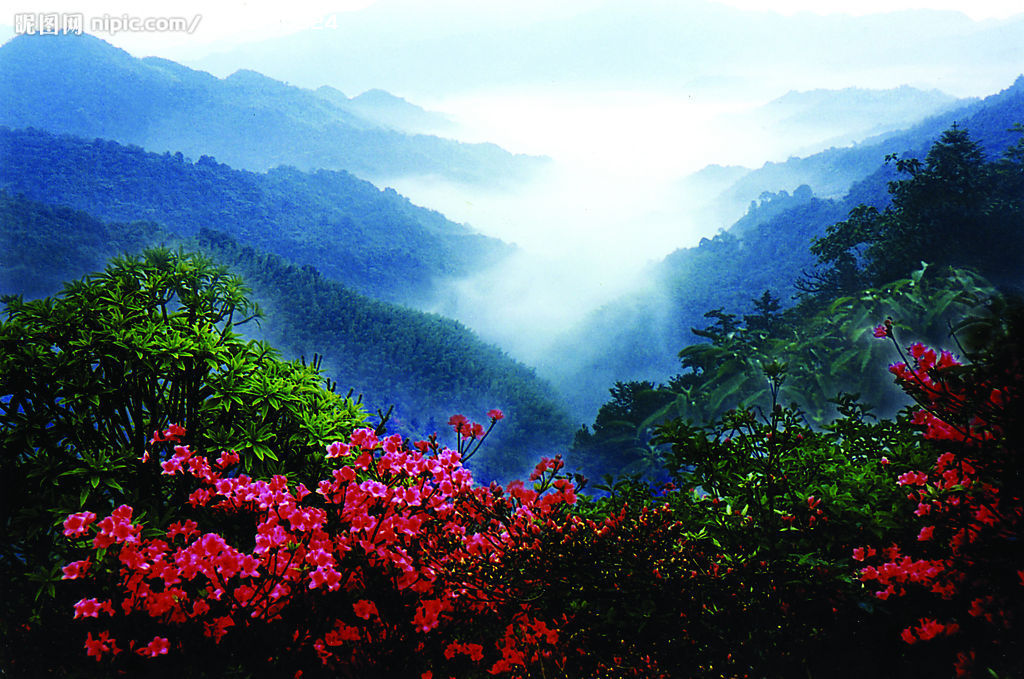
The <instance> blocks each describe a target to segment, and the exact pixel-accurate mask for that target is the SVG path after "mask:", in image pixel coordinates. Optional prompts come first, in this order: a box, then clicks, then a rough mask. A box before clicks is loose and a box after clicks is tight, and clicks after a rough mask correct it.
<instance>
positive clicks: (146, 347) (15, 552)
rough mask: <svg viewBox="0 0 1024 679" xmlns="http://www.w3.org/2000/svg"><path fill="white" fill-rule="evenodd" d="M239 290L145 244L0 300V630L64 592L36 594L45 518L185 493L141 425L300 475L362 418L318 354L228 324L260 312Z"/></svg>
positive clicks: (48, 544) (175, 498)
mask: <svg viewBox="0 0 1024 679" xmlns="http://www.w3.org/2000/svg"><path fill="white" fill-rule="evenodd" d="M246 292H247V290H246V289H245V287H244V286H243V285H242V282H241V280H240V279H238V278H237V277H236V276H233V275H231V274H229V273H228V272H227V270H226V269H224V268H222V267H218V266H215V265H214V264H213V263H212V262H211V260H209V259H207V258H206V257H203V256H200V255H194V254H185V253H174V252H171V251H168V250H166V249H156V250H149V251H147V252H146V253H145V254H144V255H143V256H141V257H138V258H135V257H125V258H121V259H116V260H114V261H113V262H112V263H111V264H110V265H109V266H108V267H107V269H106V270H105V271H104V272H102V273H99V274H95V275H92V276H87V277H86V278H84V279H82V280H80V281H77V282H73V283H70V284H67V285H66V286H65V289H64V291H63V293H62V294H60V295H58V296H56V297H53V298H47V299H41V300H35V301H28V302H26V301H24V300H22V299H21V298H20V297H8V298H5V299H4V302H5V303H6V306H7V319H6V320H5V321H3V322H2V323H0V483H2V488H0V498H2V499H0V502H2V505H0V562H2V567H0V568H2V570H3V573H0V575H2V576H3V579H4V582H5V583H7V584H9V585H11V589H10V596H7V595H5V596H4V597H3V606H2V609H0V634H4V635H5V636H7V635H10V634H12V633H14V632H15V631H19V632H20V631H22V630H20V627H19V625H20V624H21V623H23V622H25V621H29V622H38V621H40V620H43V619H45V617H46V615H47V613H48V612H50V611H52V610H53V607H55V606H58V607H59V606H61V605H65V602H59V601H58V602H54V601H52V600H51V599H50V597H52V596H53V594H54V591H55V588H54V584H55V582H56V581H57V580H59V576H60V565H61V562H62V561H64V549H65V541H64V540H63V539H62V538H61V537H60V531H59V530H58V526H59V521H58V520H57V519H58V517H61V516H64V515H66V514H67V513H68V512H74V511H81V510H83V509H90V510H92V511H109V510H110V509H111V508H113V507H117V506H118V505H120V504H122V503H128V504H132V505H133V506H135V507H136V509H137V510H139V511H141V512H142V513H143V514H145V515H148V516H151V517H161V516H164V515H166V514H167V512H168V511H173V510H177V509H178V508H179V507H181V506H182V505H184V504H186V497H185V495H184V494H183V493H184V491H183V489H182V488H181V486H180V484H175V483H173V481H172V480H171V479H170V478H169V477H168V476H166V475H165V474H164V472H165V471H166V467H163V466H162V463H166V462H167V460H164V459H161V458H160V457H157V456H153V457H151V458H148V459H146V454H145V451H146V445H147V443H148V442H149V440H150V438H151V437H152V436H153V435H154V432H156V431H163V430H165V429H166V428H167V427H168V426H169V425H171V424H175V425H180V426H186V427H188V428H189V430H190V431H191V432H196V435H195V436H191V437H190V438H188V439H186V441H185V443H187V444H189V445H191V446H193V447H196V448H198V449H201V450H203V451H204V452H205V453H208V454H209V455H211V459H212V458H216V457H217V455H219V454H220V452H221V451H224V450H237V451H239V452H242V453H243V454H245V458H246V459H247V460H248V463H247V465H246V471H248V472H249V473H251V474H254V475H257V476H260V475H269V474H276V473H280V474H288V475H291V476H293V477H297V478H299V479H303V478H316V477H317V476H319V474H320V472H322V471H323V469H324V468H325V467H324V465H325V462H324V459H323V458H324V447H325V446H326V445H327V444H328V443H330V442H331V441H333V440H337V439H339V438H343V437H344V436H346V435H347V434H348V433H349V432H350V431H351V430H352V429H353V428H354V427H355V426H357V425H359V424H362V423H363V422H364V420H365V416H364V413H363V411H362V408H361V406H359V405H358V404H356V403H354V402H353V401H352V400H350V399H348V398H346V397H341V396H339V395H337V394H335V393H333V391H332V390H330V389H328V388H325V386H326V385H325V384H324V380H323V377H322V376H321V374H320V372H319V369H318V366H317V362H316V361H314V363H313V364H312V365H307V364H305V363H304V362H288V361H283V360H281V359H280V358H279V356H278V355H277V353H276V352H275V351H274V350H273V349H272V348H271V347H269V346H268V345H266V344H264V343H261V342H257V341H244V340H243V339H242V338H240V337H239V336H238V335H237V334H236V333H235V332H234V328H235V327H237V326H238V325H240V324H242V323H245V322H247V321H251V320H253V319H254V318H256V317H257V315H258V313H259V310H258V309H257V307H256V305H255V304H253V303H252V302H251V301H250V300H249V299H248V298H247V297H246ZM271 441H273V443H274V446H273V448H271V446H270V445H269V444H270V442H271ZM140 459H143V463H142V464H139V460H140ZM35 598H38V600H39V601H40V602H41V603H39V604H36V603H34V600H35ZM63 613H64V611H61V615H63ZM9 638H10V637H9ZM9 646H10V648H11V649H14V648H15V647H16V644H14V643H12V644H10V645H9ZM31 646H32V644H31V643H29V642H26V643H25V644H21V647H23V650H24V649H25V648H31ZM11 652H13V650H12V651H11Z"/></svg>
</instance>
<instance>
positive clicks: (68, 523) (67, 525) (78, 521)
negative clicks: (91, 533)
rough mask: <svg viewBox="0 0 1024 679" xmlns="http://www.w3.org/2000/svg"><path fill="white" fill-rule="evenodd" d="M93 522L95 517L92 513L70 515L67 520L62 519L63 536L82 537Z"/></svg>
mask: <svg viewBox="0 0 1024 679" xmlns="http://www.w3.org/2000/svg"><path fill="white" fill-rule="evenodd" d="M95 520H96V515H95V514H94V513H92V512H78V513H77V514H71V515H69V516H68V518H66V519H64V535H67V536H68V537H72V538H74V537H78V536H79V535H84V534H85V533H86V532H87V531H88V530H89V526H90V525H91V524H92V522H93V521H95Z"/></svg>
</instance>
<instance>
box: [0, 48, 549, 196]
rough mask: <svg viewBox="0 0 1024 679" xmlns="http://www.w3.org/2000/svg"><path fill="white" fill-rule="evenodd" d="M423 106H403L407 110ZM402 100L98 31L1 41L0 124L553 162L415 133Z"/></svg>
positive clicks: (138, 141) (393, 157) (528, 165)
mask: <svg viewBox="0 0 1024 679" xmlns="http://www.w3.org/2000/svg"><path fill="white" fill-rule="evenodd" d="M338 94H340V93H338ZM342 100H343V101H342ZM411 106H412V105H410V106H409V107H405V108H403V109H402V113H401V115H404V116H405V119H406V120H407V122H409V121H411V116H410V113H411V110H410V107H411ZM398 110H399V107H397V106H396V105H395V102H393V101H392V102H389V105H383V103H382V101H381V98H380V97H375V96H371V97H370V98H369V99H368V100H361V99H360V98H359V97H357V98H356V99H354V100H349V99H347V98H345V97H344V95H341V97H340V98H339V97H338V96H333V97H325V96H322V95H321V94H318V93H317V92H315V91H311V90H304V89H300V88H298V87H292V86H290V85H288V84H286V83H283V82H280V81H277V80H273V79H271V78H267V77H265V76H263V75H260V74H259V73H256V72H255V71H250V70H241V71H237V72H235V73H234V74H232V75H230V76H228V77H227V78H224V79H219V78H216V77H214V76H212V75H210V74H209V73H205V72H203V71H196V70H192V69H190V68H186V67H184V66H182V65H180V64H177V63H175V62H173V61H169V60H167V59H161V58H156V57H149V58H145V59H137V58H135V57H133V56H131V55H130V54H128V53H127V52H125V51H123V50H120V49H118V48H115V47H113V46H111V45H109V44H108V43H106V42H104V41H102V40H100V39H98V38H95V37H92V36H90V35H81V36H77V35H71V34H69V35H56V36H52V35H22V36H18V37H16V38H14V39H12V40H10V41H9V42H8V43H6V44H5V45H3V47H0V125H6V126H8V127H12V128H23V127H36V128H39V129H45V130H48V131H51V132H56V133H63V134H73V135H77V136H81V137H86V138H90V139H91V138H97V137H98V138H104V139H113V140H115V141H119V142H121V143H125V144H134V145H138V146H142V147H144V148H147V149H150V150H154V151H170V152H172V153H175V152H181V153H184V154H185V155H188V156H192V157H199V156H201V155H209V156H213V157H215V158H218V159H220V160H221V161H223V162H226V163H228V164H229V165H231V166H233V167H238V168H244V169H250V170H266V169H269V168H272V167H275V166H278V165H292V166H295V167H297V168H299V169H304V170H309V169H320V168H325V169H340V170H346V171H349V172H352V173H353V174H356V175H358V176H361V177H366V178H368V179H372V180H376V181H384V180H386V179H387V178H393V177H398V176H404V175H424V174H436V175H440V176H444V177H447V178H450V179H456V180H460V181H465V182H481V181H482V182H494V181H515V180H516V179H517V178H524V177H527V176H529V175H530V174H531V172H532V171H533V170H534V169H536V168H537V167H539V166H540V165H542V164H543V163H544V162H545V161H544V160H543V159H539V158H536V157H529V156H517V155H513V154H510V153H508V152H506V151H504V150H502V149H501V148H499V147H497V146H495V145H493V144H464V143H460V142H457V141H453V140H450V139H442V138H440V137H435V136H428V135H418V134H406V133H404V132H402V131H399V129H400V126H399V125H397V124H396V118H397V117H400V116H399V114H398V113H397V111H398ZM424 115H426V112H424Z"/></svg>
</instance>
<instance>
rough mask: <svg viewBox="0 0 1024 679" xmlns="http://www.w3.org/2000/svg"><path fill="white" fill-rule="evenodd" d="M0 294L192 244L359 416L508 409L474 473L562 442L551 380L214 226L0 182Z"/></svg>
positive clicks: (446, 323)
mask: <svg viewBox="0 0 1024 679" xmlns="http://www.w3.org/2000/svg"><path fill="white" fill-rule="evenodd" d="M0 244H2V245H3V247H0V294H21V295H24V296H26V297H29V298H36V297H43V296H47V295H52V294H54V293H56V292H58V291H59V290H60V287H61V284H62V283H63V282H66V281H71V280H74V279H77V278H80V277H81V276H83V275H85V274H87V273H89V272H92V271H97V270H100V269H102V268H103V267H104V265H105V263H106V261H107V259H109V258H110V257H113V256H115V255H119V254H121V253H123V252H129V253H137V252H140V251H141V250H143V249H144V248H146V247H152V246H156V245H163V246H167V247H171V248H178V247H183V248H185V249H187V250H200V251H203V252H205V253H206V254H208V255H210V256H211V257H213V258H214V260H215V261H217V262H218V263H220V264H223V265H225V266H228V267H229V268H230V269H231V270H232V271H234V272H235V273H237V274H239V275H240V276H241V277H242V278H243V279H244V281H245V283H246V284H247V285H248V286H249V287H250V288H251V290H252V297H253V298H254V299H255V300H257V301H258V302H259V304H260V305H261V306H262V307H263V310H264V312H265V316H264V318H263V319H262V322H261V324H260V327H259V328H255V327H253V326H252V325H245V326H242V327H239V328H236V330H238V331H240V332H243V333H246V334H248V335H249V336H255V337H257V338H259V339H266V340H268V341H269V342H270V343H271V344H272V345H273V346H275V347H277V348H279V349H281V350H282V351H283V353H284V354H285V355H286V356H287V357H289V358H297V357H299V356H305V357H307V358H312V357H313V355H314V354H319V355H320V356H321V357H323V368H324V371H325V372H326V373H327V375H328V376H329V377H330V378H331V379H332V380H334V381H336V382H337V383H338V385H339V388H340V389H341V391H342V392H343V393H344V391H345V390H347V389H349V388H351V389H353V390H354V392H355V393H356V394H361V395H362V396H363V400H364V402H365V403H366V404H367V407H368V409H369V411H370V412H374V411H375V410H376V409H381V410H386V409H387V408H388V407H389V406H391V405H394V406H395V409H394V411H393V413H392V424H393V425H395V426H398V428H399V429H400V431H402V433H403V434H405V435H408V436H423V437H425V436H427V435H429V434H430V433H433V432H438V433H441V434H442V437H444V434H445V432H446V430H447V427H446V424H445V423H446V422H447V418H448V417H449V416H450V415H452V414H455V413H465V414H466V415H467V416H469V417H470V418H476V419H480V418H483V417H484V413H486V412H487V410H489V409H491V408H500V409H502V410H504V411H505V413H506V415H507V417H506V419H505V421H504V422H502V423H501V425H500V426H499V427H498V428H497V429H496V430H495V432H494V434H493V436H492V437H490V438H489V439H488V445H487V446H485V448H484V449H483V450H482V452H481V455H480V458H479V459H478V460H476V461H475V462H474V464H473V467H474V472H475V473H477V475H478V476H479V477H480V478H481V479H484V480H487V479H493V478H499V479H506V478H510V477H512V476H515V475H518V474H521V473H523V472H526V473H528V472H529V468H532V465H533V458H532V457H531V458H530V459H529V460H525V459H520V458H519V457H518V455H519V454H521V453H522V451H530V455H531V456H532V455H534V454H541V453H543V452H544V451H548V450H552V449H555V448H558V447H559V446H564V445H566V444H567V442H568V438H569V437H570V436H571V430H572V427H571V425H570V423H569V420H568V418H567V417H566V415H565V413H564V410H563V408H562V406H561V404H560V403H559V402H558V399H557V396H556V395H555V394H554V392H553V390H552V388H551V387H550V385H548V384H546V383H544V382H542V381H541V380H539V379H538V378H537V376H536V374H535V373H534V371H533V370H531V369H529V368H527V367H526V366H523V365H522V364H520V363H517V362H515V361H513V360H512V359H510V358H509V357H508V356H507V355H506V354H504V353H503V352H502V351H501V350H499V349H497V348H496V347H494V346H491V345H488V344H485V343H484V342H482V341H481V340H480V339H479V338H478V337H477V336H476V335H475V334H474V333H473V332H471V331H470V330H468V329H467V328H466V327H464V326H463V325H461V324H459V323H457V322H455V321H452V320H450V319H446V318H443V317H441V316H437V315H435V314H426V313H422V312H418V311H413V310H411V309H408V308H405V307H401V306H397V305H394V304H388V303H384V302H380V301H377V300H373V299H370V298H368V297H365V296H363V295H360V294H358V293H356V292H354V291H352V290H351V289H349V288H347V287H346V286H344V285H342V284H340V283H338V282H337V281H333V280H330V279H328V278H326V277H325V276H323V275H322V274H320V273H319V272H318V271H317V270H315V269H313V268H312V267H309V266H299V265H296V264H294V263H292V262H289V261H288V260H287V259H284V258H282V257H279V256H277V255H272V254H268V253H266V252H263V251H260V250H259V249H256V248H253V247H248V246H243V245H241V244H240V243H238V242H237V241H236V240H235V239H234V238H232V237H231V236H229V235H227V234H226V233H224V232H221V231H216V230H210V229H203V230H201V231H199V232H197V233H196V234H195V235H194V236H184V235H182V234H181V233H176V232H174V231H172V230H169V229H166V228H164V227H163V226H161V225H159V224H156V223H154V222H150V221H147V222H110V221H103V220H98V219H96V218H94V217H93V216H91V215H89V214H87V213H85V212H82V211H80V210H74V209H71V208H69V207H64V206H58V205H50V204H46V203H42V202H38V201H34V200H29V199H28V198H25V197H23V196H14V195H12V194H10V193H7V192H5V191H2V190H0Z"/></svg>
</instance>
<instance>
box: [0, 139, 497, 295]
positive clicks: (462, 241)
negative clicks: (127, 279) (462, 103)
mask: <svg viewBox="0 0 1024 679" xmlns="http://www.w3.org/2000/svg"><path fill="white" fill-rule="evenodd" d="M0 159H2V162H0V188H4V189H6V190H7V191H8V192H10V193H12V194H15V195H17V194H24V195H25V196H26V197H28V198H30V199H33V200H38V201H42V202H48V203H54V204H59V205H67V206H70V207H73V208H75V209H79V210H84V211H86V212H88V213H89V214H91V215H93V216H95V217H97V218H99V219H103V220H111V221H134V220H149V221H156V222H159V223H161V224H162V225H164V227H165V228H167V229H168V230H170V231H171V232H173V233H174V234H176V235H181V236H184V237H189V236H194V235H195V234H197V233H198V232H199V231H200V230H201V229H203V228H213V229H217V230H220V231H223V232H225V233H227V234H229V235H230V236H231V237H233V238H235V239H237V240H238V242H239V243H241V244H243V245H251V246H254V247H257V248H260V249H261V250H264V251H266V252H268V253H275V254H278V255H281V256H283V257H286V258H287V259H289V260H291V261H292V262H294V263H296V264H299V265H309V266H313V267H316V268H317V269H318V270H320V271H321V272H322V273H323V274H324V275H325V276H327V277H329V278H331V279H333V280H336V281H339V282H342V283H344V284H345V285H346V286H348V287H350V288H352V289H354V290H357V291H359V292H361V293H363V294H367V295H370V296H372V297H376V298H378V299H383V300H389V301H395V302H402V303H407V304H412V305H426V304H429V302H430V299H431V297H432V293H433V291H434V289H435V286H436V285H438V284H439V283H440V282H441V281H443V280H445V279H447V278H452V277H461V276H465V275H467V274H469V273H472V272H474V271H478V270H480V269H482V268H484V267H486V266H487V265H488V264H490V263H493V262H494V261H495V260H496V259H497V258H500V257H502V256H503V255H505V254H507V253H508V252H509V251H510V248H509V246H507V245H505V244H504V243H502V242H501V241H497V240H495V239H492V238H487V237H484V236H481V235H479V234H476V233H474V232H473V231H471V230H470V229H469V228H467V227H465V226H463V225H459V224H455V223H453V222H450V221H448V220H447V219H445V218H444V216H443V215H441V214H440V213H438V212H434V211H431V210H427V209H424V208H421V207H417V206H415V205H413V204H412V203H411V202H409V200H408V199H406V198H404V197H402V196H401V195H399V194H398V193H396V192H395V191H393V190H391V189H386V190H383V191H382V190H380V189H378V188H377V187H375V186H374V185H373V184H370V183H369V182H367V181H364V180H361V179H357V178H356V177H354V176H352V175H351V174H348V173H347V172H339V171H328V170H318V171H316V172H301V171H299V170H296V169H294V168H289V167H279V168H276V169H273V170H270V171H268V172H265V173H257V172H250V171H245V170H235V169H232V168H230V167H228V166H227V165H225V164H222V163H218V162H217V161H216V160H215V159H213V158H211V157H209V156H202V157H200V158H199V160H197V161H194V162H193V161H192V160H190V159H187V158H185V157H184V156H183V155H182V154H181V153H177V154H174V155H172V154H170V153H164V154H157V153H152V152H148V151H145V150H143V149H141V148H139V147H136V146H124V145H121V144H119V143H117V142H114V141H106V140H102V139H95V140H92V141H87V140H84V139H80V138H78V137H72V136H70V135H54V134H50V133H48V132H44V131H41V130H10V129H7V128H0Z"/></svg>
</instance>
